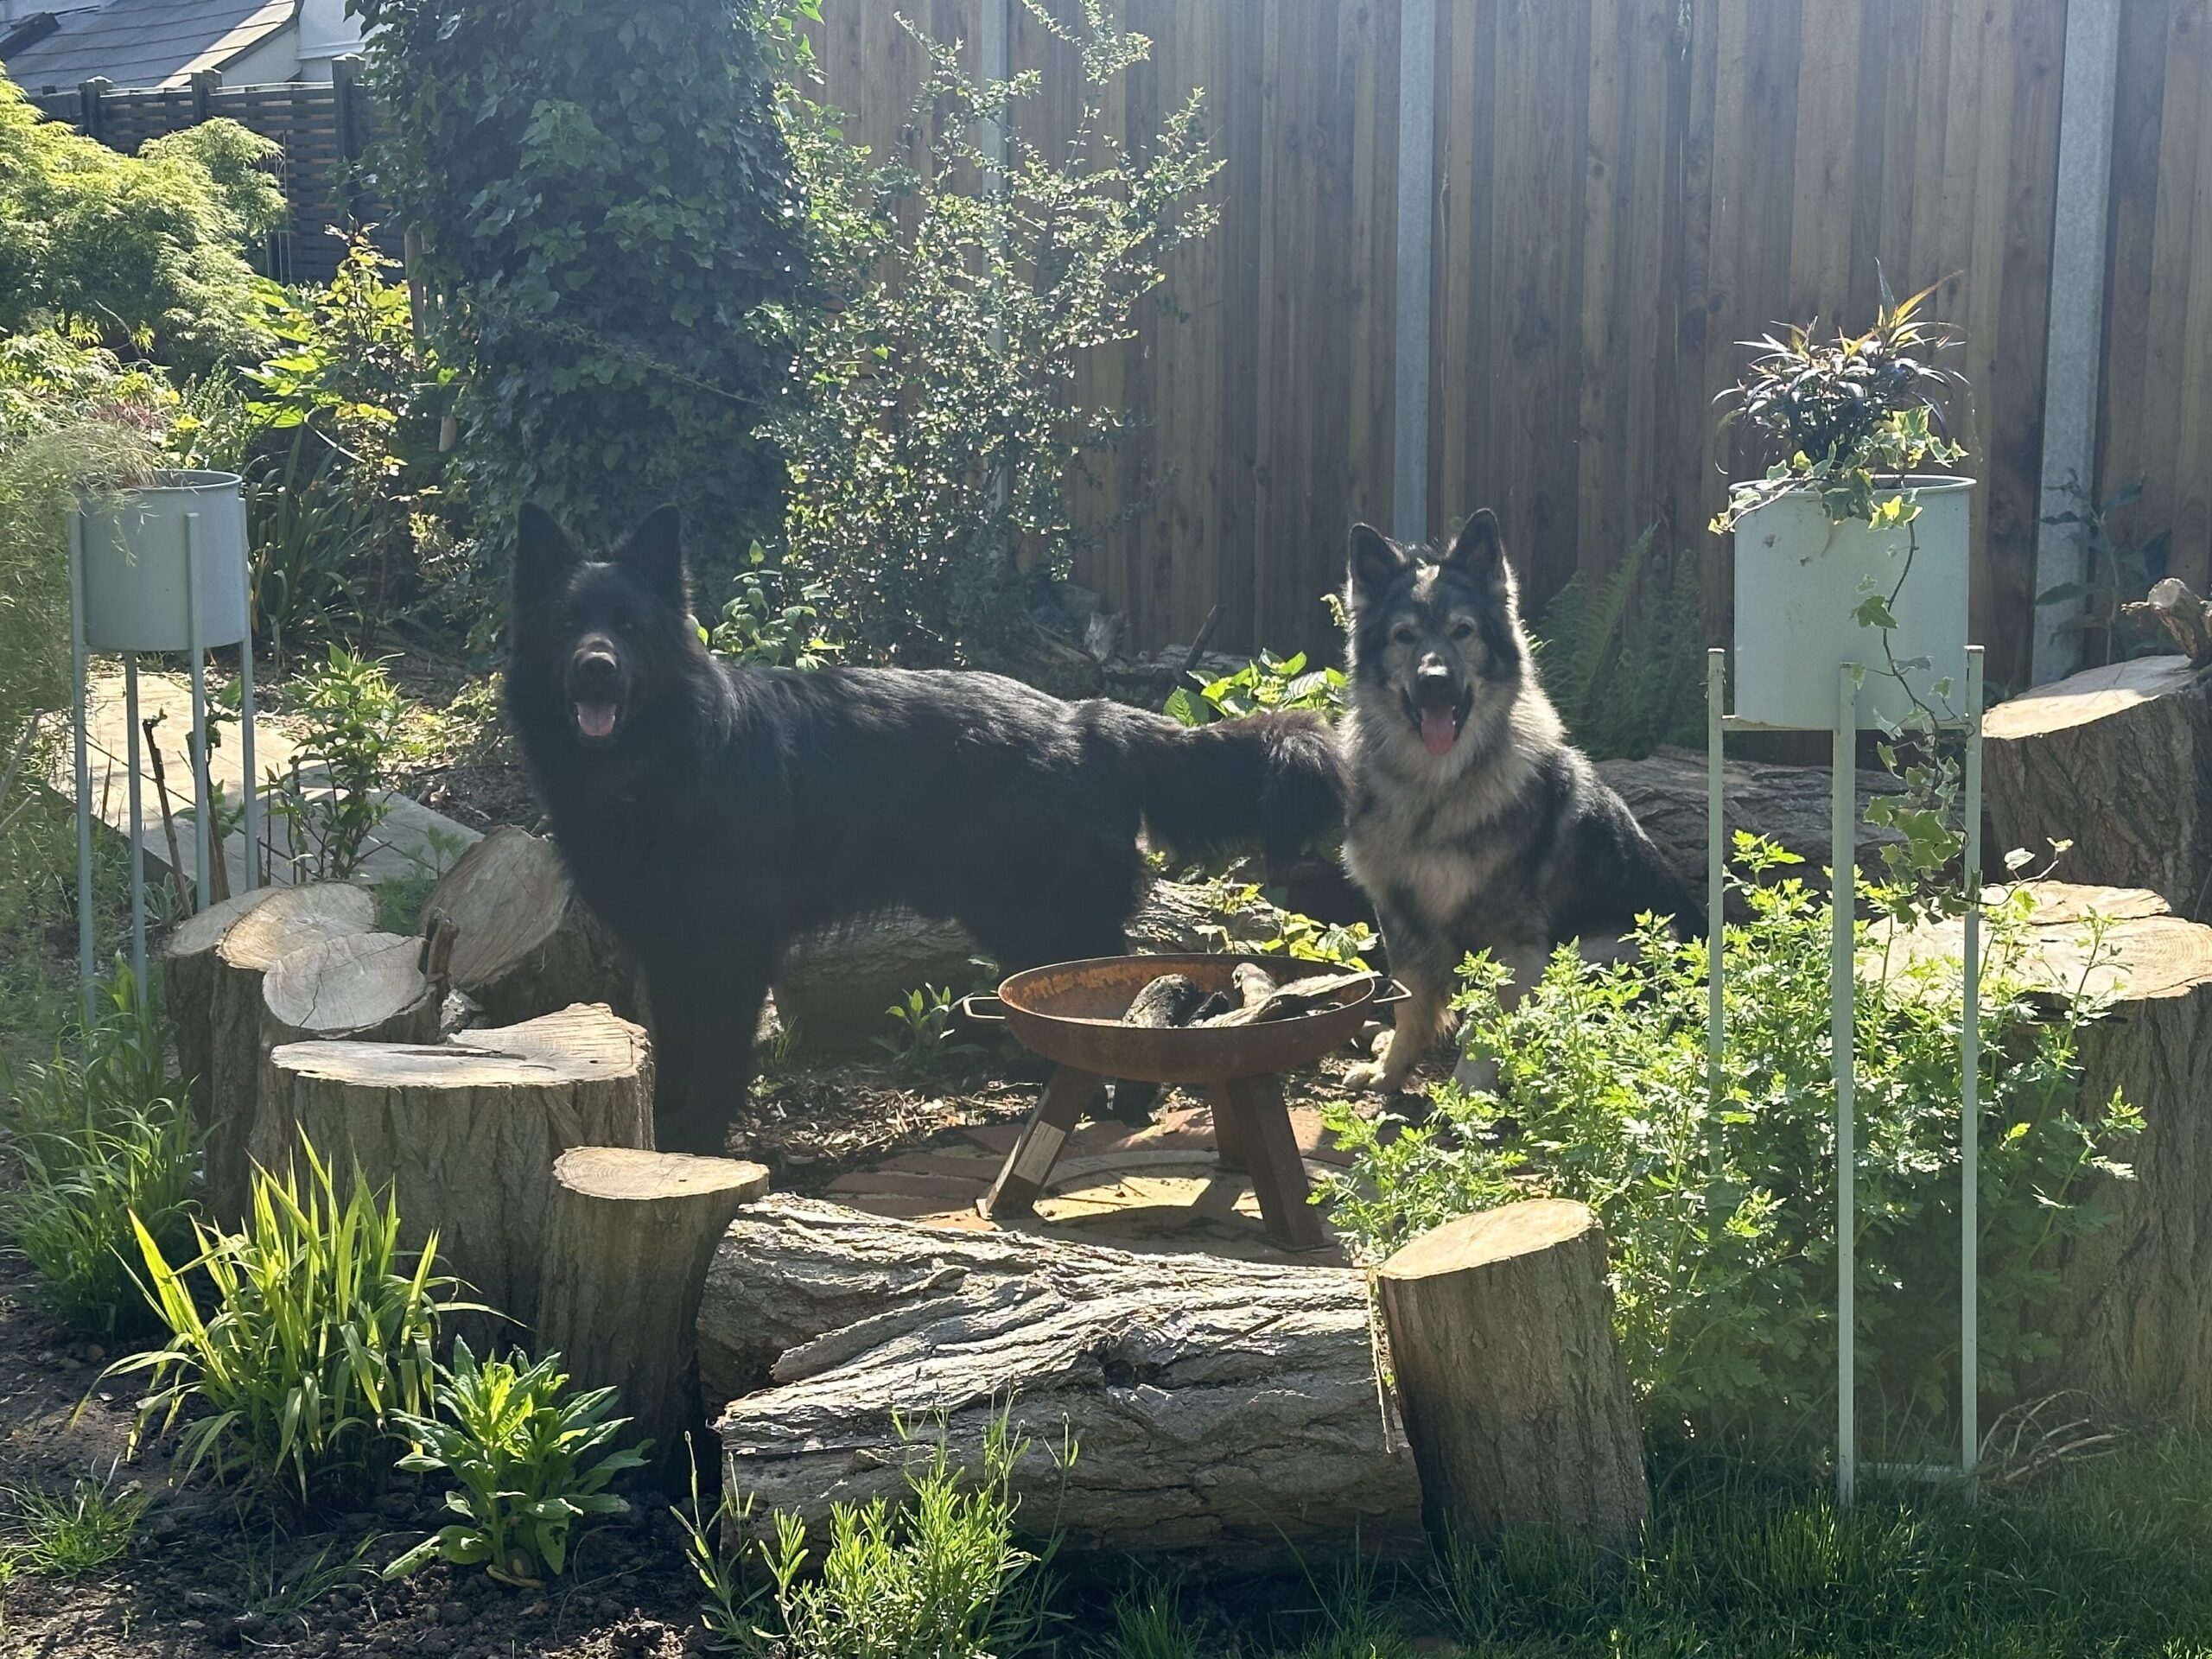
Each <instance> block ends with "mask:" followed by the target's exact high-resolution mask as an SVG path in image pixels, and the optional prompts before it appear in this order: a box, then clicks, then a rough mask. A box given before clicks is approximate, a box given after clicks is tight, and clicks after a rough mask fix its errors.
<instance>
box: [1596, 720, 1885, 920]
mask: <svg viewBox="0 0 2212 1659" xmlns="http://www.w3.org/2000/svg"><path fill="white" fill-rule="evenodd" d="M1598 774H1599V777H1601V778H1603V779H1605V782H1607V783H1608V784H1610V785H1612V787H1613V789H1614V791H1616V792H1617V793H1618V795H1619V796H1620V798H1621V799H1622V800H1623V801H1624V802H1625V803H1626V804H1627V806H1628V810H1630V812H1632V813H1634V814H1635V815H1636V821H1637V823H1640V824H1642V825H1643V832H1644V834H1646V835H1648V836H1650V837H1651V840H1652V843H1653V844H1654V845H1655V846H1656V847H1657V848H1658V849H1659V852H1660V855H1661V856H1662V857H1663V858H1665V859H1666V861H1667V864H1668V868H1670V869H1672V870H1673V871H1674V872H1675V875H1676V877H1677V878H1679V879H1680V880H1681V882H1682V884H1683V886H1684V887H1687V888H1688V890H1689V891H1690V892H1691V893H1695V894H1698V895H1699V896H1700V897H1702V896H1703V895H1704V893H1705V872H1706V841H1705V818H1706V810H1705V809H1706V792H1707V776H1706V758H1705V756H1704V755H1703V754H1702V753H1694V752H1693V751H1691V750H1688V749H1678V748H1661V749H1655V750H1653V751H1652V753H1649V754H1648V755H1646V756H1644V758H1643V760H1601V761H1599V763H1598ZM1725 781H1726V795H1725V797H1724V802H1725V805H1724V810H1723V811H1722V814H1721V828H1722V829H1726V831H1727V832H1728V833H1729V834H1730V835H1731V836H1733V835H1734V834H1735V833H1736V832H1737V831H1738V830H1739V829H1740V830H1748V831H1749V832H1750V833H1751V834H1752V835H1755V836H1765V837H1766V838H1767V839H1768V840H1769V841H1771V842H1776V843H1777V844H1778V845H1779V846H1781V847H1782V848H1783V849H1785V850H1786V851H1789V852H1793V853H1795V854H1796V855H1798V857H1800V858H1802V859H1803V860H1804V861H1805V863H1806V865H1807V867H1808V870H1810V871H1819V870H1823V869H1826V868H1827V865H1828V841H1829V836H1828V829H1829V820H1830V815H1831V812H1832V810H1833V807H1832V794H1833V791H1832V789H1831V786H1830V782H1829V777H1828V770H1827V767H1826V766H1773V765H1770V764H1767V763H1765V762H1762V761H1754V760H1730V761H1728V762H1727V763H1726V778H1725ZM1858 788H1859V801H1860V803H1861V804H1862V805H1863V804H1864V803H1866V801H1868V800H1870V799H1872V798H1873V797H1874V796H1876V795H1879V794H1885V793H1892V792H1894V791H1896V790H1897V779H1894V778H1892V777H1891V776H1890V775H1889V774H1888V773H1887V772H1866V771H1861V772H1859V779H1858ZM1896 840H1897V833H1896V832H1895V831H1894V830H1890V829H1881V828H1879V827H1878V826H1876V825H1873V824H1870V823H1867V822H1866V818H1865V817H1864V815H1863V814H1862V815H1861V817H1860V818H1859V868H1862V869H1864V868H1867V867H1868V866H1869V864H1870V863H1871V862H1872V859H1873V857H1874V855H1875V849H1878V848H1879V847H1881V846H1883V845H1884V844H1885V843H1887V842H1893V841H1896Z"/></svg>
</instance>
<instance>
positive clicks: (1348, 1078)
mask: <svg viewBox="0 0 2212 1659" xmlns="http://www.w3.org/2000/svg"><path fill="white" fill-rule="evenodd" d="M1344 1087H1345V1088H1347V1089H1356V1090H1359V1091H1361V1092H1362V1093H1369V1092H1372V1093H1375V1094H1378V1095H1395V1094H1396V1093H1397V1092H1398V1084H1396V1083H1395V1082H1394V1081H1393V1080H1392V1079H1391V1077H1390V1073H1389V1070H1388V1068H1386V1067H1385V1066H1383V1065H1381V1064H1380V1063H1379V1062H1378V1063H1377V1064H1376V1065H1355V1066H1354V1067H1352V1069H1351V1071H1347V1072H1345V1073H1344Z"/></svg>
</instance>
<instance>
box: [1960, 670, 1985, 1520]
mask: <svg viewBox="0 0 2212 1659" xmlns="http://www.w3.org/2000/svg"><path fill="white" fill-rule="evenodd" d="M1981 677H1982V648H1981V647H1980V645H1968V646H1967V777H1966V796H1967V798H1966V820H1967V821H1966V838H1967V844H1966V859H1965V863H1966V883H1967V910H1966V916H1965V918H1964V921H1965V944H1964V948H1963V950H1962V951H1961V970H1962V973H1963V976H1964V977H1963V982H1962V984H1961V1020H1962V1023H1961V1026H1960V1028H1959V1070H1960V1073H1961V1076H1960V1078H1959V1440H1960V1452H1959V1466H1960V1468H1961V1470H1962V1471H1964V1472H1965V1474H1966V1477H1967V1483H1968V1486H1967V1490H1968V1491H1972V1490H1973V1485H1972V1483H1973V1480H1974V1469H1975V1466H1976V1465H1978V1464H1979V1463H1980V1459H1981V1398H1980V1391H1981V1331H1980V1307H1979V1305H1978V1304H1979V1301H1980V1294H1981V1213H1980V1212H1981Z"/></svg>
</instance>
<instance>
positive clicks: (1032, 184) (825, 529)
mask: <svg viewBox="0 0 2212 1659" xmlns="http://www.w3.org/2000/svg"><path fill="white" fill-rule="evenodd" d="M1023 3H1024V4H1025V5H1026V6H1027V10H1028V11H1029V13H1030V15H1031V16H1032V17H1033V19H1034V20H1035V22H1036V24H1037V26H1038V27H1039V29H1044V30H1046V31H1047V32H1049V33H1050V34H1052V35H1055V36H1058V38H1059V39H1061V40H1062V41H1065V42H1066V43H1067V44H1068V45H1069V47H1070V48H1071V50H1074V51H1077V53H1079V54H1080V60H1081V69H1082V75H1083V85H1084V99H1083V105H1082V108H1081V110H1080V111H1079V112H1078V113H1077V117H1076V119H1075V122H1074V125H1073V129H1072V130H1071V133H1070V134H1069V135H1068V136H1067V137H1066V138H1065V140H1064V141H1056V142H1051V143H1048V142H1046V141H1045V140H1043V139H1041V138H1039V137H1036V136H1033V134H1032V133H1030V132H1025V130H1023V111H1024V108H1025V106H1026V105H1029V104H1030V103H1032V102H1033V100H1034V99H1036V98H1037V95H1038V93H1039V92H1040V90H1041V88H1042V84H1043V83H1042V78H1041V75H1040V74H1039V72H1038V71H1035V70H1030V71H1027V72H1025V73H1022V74H1020V75H1017V76H1015V77H1014V79H1012V80H1009V81H1004V82H990V81H985V82H977V81H976V80H973V79H970V78H969V77H968V76H967V75H966V74H965V73H963V70H962V68H961V67H960V64H959V60H958V54H957V50H956V48H954V47H952V46H951V45H950V44H947V43H945V42H944V41H935V40H931V39H929V38H927V37H925V36H924V35H921V34H920V33H919V32H918V31H915V36H916V39H917V40H918V42H919V43H920V45H921V47H922V49H923V50H924V52H925V54H927V69H926V72H925V75H924V79H923V85H922V88H921V93H920V99H919V102H918V106H917V120H918V122H919V123H920V124H923V125H924V126H925V129H926V130H928V131H929V132H930V133H931V141H930V146H929V149H928V152H927V154H926V155H925V156H924V157H923V159H922V161H921V162H920V164H919V166H918V167H916V168H909V167H906V166H904V165H901V164H899V163H896V162H894V163H891V164H887V165H884V166H880V167H872V166H870V165H868V158H867V156H865V154H864V153H863V152H860V151H856V150H855V149H852V148H851V147H850V146H849V144H847V143H845V142H844V140H843V138H842V136H841V135H840V134H839V133H838V132H837V131H836V129H835V126H834V125H833V124H831V122H830V120H829V118H828V115H827V112H825V111H820V110H817V109H815V108H814V107H813V106H811V105H807V104H805V103H804V100H803V99H793V100H791V108H792V123H791V125H792V130H793V134H794V144H795V146H796V153H797V155H798V162H799V166H800V172H801V176H802V178H803V180H804V186H805V188H806V192H807V194H808V197H809V200H810V202H811V204H812V206H813V209H814V212H813V219H812V223H813V225H814V226H815V230H816V233H817V238H818V244H819V250H820V251H819V256H818V257H819V264H820V265H821V268H822V269H823V270H825V271H829V272H833V273H840V274H842V287H843V289H844V291H843V292H842V295H841V296H839V302H838V303H836V304H834V305H831V306H829V307H828V308H824V309H823V310H821V311H818V312H815V313H810V314H807V315H804V316H800V317H797V318H795V320H794V321H795V323H796V327H797V338H798V369H797V374H796V379H797V384H798V388H799V397H798V400H797V403H796V405H795V407H793V408H792V409H791V410H790V411H789V412H788V413H786V414H785V415H784V416H781V417H780V418H779V419H778V420H777V421H775V422H774V423H772V426H771V428H770V430H771V431H772V433H773V435H775V437H776V438H777V439H778V440H779V442H781V443H782V444H783V446H784V447H785V451H786V453H787V454H788V455H789V457H790V461H791V493H790V499H789V506H788V510H787V512H786V514H785V535H786V537H787V539H788V541H789V544H790V549H791V556H793V558H794V559H795V560H796V561H797V563H798V564H799V565H800V566H802V567H803V568H804V569H808V570H810V571H813V572H816V573H817V574H818V575H820V576H821V577H822V578H823V580H824V581H826V582H828V583H829V588H830V590H831V592H832V594H834V595H835V597H836V602H837V608H836V615H837V616H838V618H839V620H840V622H841V624H842V626H845V627H847V628H849V629H850V630H851V631H852V632H853V633H854V634H855V636H856V638H857V641H858V644H859V645H860V646H861V648H862V649H863V650H864V651H865V652H867V653H868V654H869V655H870V656H872V657H874V658H880V659H886V660H890V661H894V662H899V663H905V664H925V665H926V664H950V663H960V662H983V663H989V662H1004V661H1007V659H1008V658H1009V657H1012V658H1014V659H1016V660H1018V659H1019V658H1020V647H1021V644H1022V642H1023V637H1024V635H1025V633H1026V632H1027V631H1028V630H1029V629H1032V628H1033V626H1034V625H1033V624H1032V623H1030V621H1029V620H1028V603H1027V598H1028V588H1027V577H1028V576H1029V575H1031V574H1033V573H1036V572H1040V571H1041V572H1044V573H1046V574H1048V575H1061V574H1065V569H1066V566H1067V563H1068V561H1069V559H1070V557H1071V556H1072V554H1073V552H1074V551H1075V550H1076V549H1077V547H1078V546H1079V545H1080V544H1081V542H1082V539H1083V531H1081V530H1080V529H1079V527H1078V525H1077V520H1076V514H1075V511H1074V502H1073V497H1074V486H1076V485H1077V482H1078V481H1079V480H1081V478H1082V477H1083V475H1084V467H1085V466H1086V463H1088V462H1089V461H1090V460H1092V459H1093V458H1095V457H1096V456H1097V455H1098V454H1100V453H1101V452H1102V451H1103V450H1105V449H1106V448H1109V447H1110V446H1112V445H1113V444H1114V443H1115V442H1116V441H1117V440H1118V439H1120V438H1121V437H1122V435H1123V434H1124V433H1125V432H1126V431H1127V430H1128V425H1127V422H1126V418H1125V417H1124V416H1122V414H1121V413H1120V412H1119V411H1118V410H1108V409H1097V408H1090V407H1086V406H1085V405H1084V403H1083V402H1082V400H1081V399H1080V398H1079V397H1078V396H1077V372H1078V369H1079V366H1080V365H1081V364H1082V363H1083V361H1084V359H1085V358H1086V357H1087V356H1088V355H1089V354H1090V353H1092V352H1095V351H1096V350H1098V349H1099V348H1101V347H1103V346H1109V345H1111V344H1113V343H1114V342H1116V341H1120V340H1128V339H1131V338H1133V337H1134V336H1135V333H1136V330H1137V324H1138V317H1139V308H1140V307H1141V305H1143V304H1144V303H1145V302H1147V300H1148V299H1151V298H1153V297H1154V296H1156V294H1157V291H1158V289H1160V284H1161V283H1163V282H1164V281H1165V271H1164V269H1163V265H1164V262H1165V260H1166V257H1167V256H1168V255H1169V254H1170V253H1172V252H1173V251H1174V250H1175V249H1176V248H1178V247H1179V246H1181V245H1183V244H1185V242H1188V241H1189V240H1191V239H1192V238H1194V237H1198V236H1203V235H1204V234H1205V232H1207V231H1208V230H1210V229H1211V227H1212V226H1213V224H1214V222H1215V219H1216V211H1215V209H1214V208H1213V207H1212V206H1211V204H1210V203H1208V202H1206V201H1205V200H1203V194H1204V192H1205V188H1206V187H1207V185H1208V183H1209V182H1210V181H1211V180H1212V178H1213V177H1214V175H1215V174H1216V173H1217V171H1218V170H1219V168H1220V165H1221V164H1220V162H1218V161H1217V160H1216V159H1215V158H1214V156H1212V154H1211V151H1210V149H1209V148H1208V146H1207V143H1206V137H1205V126H1204V123H1203V121H1202V119H1201V111H1200V105H1199V101H1198V96H1197V95H1196V94H1193V95H1192V98H1191V99H1190V100H1189V101H1188V102H1186V103H1185V104H1184V105H1182V106H1181V107H1179V108H1178V109H1176V110H1175V111H1173V112H1172V113H1171V114H1170V115H1169V116H1168V117H1167V118H1166V121H1165V122H1164V123H1163V124H1162V125H1161V127H1160V131H1159V133H1158V134H1157V135H1156V136H1154V137H1153V138H1152V139H1151V140H1150V142H1149V143H1146V144H1145V145H1143V146H1142V147H1141V149H1130V148H1128V147H1126V146H1124V145H1123V144H1122V142H1121V141H1120V140H1119V139H1117V138H1116V137H1115V136H1114V134H1113V132H1112V130H1111V125H1110V123H1109V120H1108V119H1107V110H1108V108H1109V102H1110V101H1111V100H1112V99H1115V98H1116V96H1117V95H1118V83H1119V82H1120V81H1121V79H1122V77H1123V76H1124V75H1125V74H1126V73H1128V70H1129V69H1130V68H1131V67H1133V66H1134V65H1135V64H1138V63H1141V62H1142V61H1143V60H1145V58H1146V57H1147V54H1149V52H1150V50H1151V42H1150V41H1147V39H1146V38H1145V37H1144V36H1143V35H1137V34H1133V33H1129V32H1128V31H1125V30H1122V29H1118V28H1116V25H1115V24H1114V22H1113V21H1112V19H1111V18H1110V17H1109V16H1108V15H1107V11H1106V9H1105V7H1104V5H1103V3H1102V0H1085V3H1084V7H1083V22H1082V23H1081V25H1080V26H1079V27H1071V26H1069V25H1067V24H1065V23H1062V22H1058V21H1056V19H1055V17H1054V16H1052V14H1050V13H1048V11H1047V10H1046V8H1045V7H1044V6H1043V5H1042V4H1041V3H1038V0H1023ZM909 27H910V28H911V27H912V26H911V25H910V26H909ZM986 128H990V129H995V130H997V131H998V132H999V133H1000V134H1001V135H1002V136H1003V138H1004V158H1003V160H1001V159H998V158H997V157H995V156H993V155H992V154H991V153H990V151H989V150H988V149H987V147H986V144H985V142H984V136H983V135H984V130H985V129H986Z"/></svg>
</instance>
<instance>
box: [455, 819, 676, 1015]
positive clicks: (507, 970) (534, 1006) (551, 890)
mask: <svg viewBox="0 0 2212 1659" xmlns="http://www.w3.org/2000/svg"><path fill="white" fill-rule="evenodd" d="M441 916H442V917H444V918H447V919H448V921H450V922H451V923H452V925H453V929H454V950H453V988H454V989H455V990H457V991H460V992H461V993H462V994H463V995H466V996H467V997H469V998H470V999H471V1000H472V1001H474V1002H475V1003H476V1004H477V1005H478V1007H480V1008H482V1009H483V1011H484V1017H485V1018H486V1020H488V1021H490V1022H491V1023H492V1024H493V1025H512V1024H515V1023H517V1022H518V1021H521V1020H534V1019H536V1018H537V1016H538V1015H540V1014H551V1013H553V1012H554V1011H555V1010H556V1009H559V1008H565V1007H570V1006H571V1005H573V1004H575V1003H579V1002H604V1003H606V1004H607V1006H608V1007H610V1008H612V1009H613V1010H614V1012H615V1013H617V1014H620V1015H621V1016H622V1017H623V1018H625V1019H630V1020H634V1019H637V1018H638V1017H639V1014H640V1012H641V1007H642V1005H641V1002H640V1000H639V994H638V983H637V976H636V975H635V974H634V972H633V971H632V969H631V968H630V966H629V964H628V963H626V961H625V960H624V958H623V956H622V952H621V950H620V947H618V946H617V945H616V944H615V943H614V940H613V937H612V936H611V935H609V934H608V933H607V930H606V929H605V928H604V927H602V926H601V925H600V924H599V922H598V921H597V920H596V919H595V918H594V917H593V916H592V914H591V912H589V911H588V910H587V909H586V908H585V907H584V904H583V901H582V899H579V898H577V897H576V893H575V888H574V887H571V886H570V885H569V873H568V871H566V870H565V869H563V868H562V866H561V857H560V855H559V853H558V852H557V851H556V850H555V849H554V846H553V843H552V842H550V841H547V840H544V839H543V838H542V837H540V836H533V835H531V833H530V832H529V831H528V830H527V829H516V828H514V827H513V826H512V825H502V826H501V827H499V829H494V830H493V831H492V833H491V834H490V835H488V836H485V837H484V839H483V840H481V841H480V842H477V843H476V844H475V845H474V847H471V848H470V849H468V850H467V852H466V853H463V854H462V855H461V858H460V860H459V861H458V862H456V863H455V864H454V867H453V868H451V869H450V870H448V871H447V872H446V874H445V877H444V879H443V880H441V881H440V882H439V883H438V885H437V887H436V890H435V891H434V892H433V893H431V894H430V897H429V899H428V901H427V902H426V903H425V904H424V905H423V922H424V924H425V925H426V927H427V926H428V925H429V923H430V922H431V921H432V920H433V918H437V917H441Z"/></svg>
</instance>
